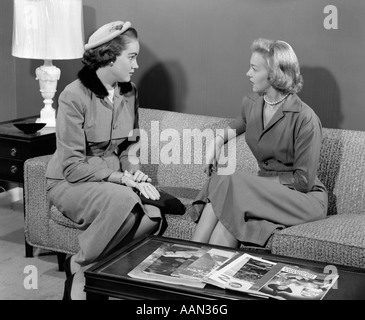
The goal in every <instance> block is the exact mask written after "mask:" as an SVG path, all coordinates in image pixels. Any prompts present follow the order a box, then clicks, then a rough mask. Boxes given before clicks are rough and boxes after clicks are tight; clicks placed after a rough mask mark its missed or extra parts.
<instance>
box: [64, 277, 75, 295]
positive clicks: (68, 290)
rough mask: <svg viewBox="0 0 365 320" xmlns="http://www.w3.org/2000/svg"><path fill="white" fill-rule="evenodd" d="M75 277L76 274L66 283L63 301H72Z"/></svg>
mask: <svg viewBox="0 0 365 320" xmlns="http://www.w3.org/2000/svg"><path fill="white" fill-rule="evenodd" d="M74 275H75V274H72V275H71V276H69V277H68V278H67V279H66V281H65V289H64V291H63V298H62V300H72V298H71V290H72V283H73V280H74Z"/></svg>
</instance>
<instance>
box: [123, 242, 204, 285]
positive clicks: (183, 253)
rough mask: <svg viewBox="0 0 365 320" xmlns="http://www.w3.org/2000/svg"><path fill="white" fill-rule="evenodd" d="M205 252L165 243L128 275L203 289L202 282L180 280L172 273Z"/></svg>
mask: <svg viewBox="0 0 365 320" xmlns="http://www.w3.org/2000/svg"><path fill="white" fill-rule="evenodd" d="M207 250H208V249H204V248H199V247H196V246H187V245H179V244H171V243H165V244H162V245H161V246H160V247H159V248H158V249H157V250H155V251H154V252H153V253H152V254H151V255H149V256H148V257H147V258H146V259H145V260H143V261H142V262H141V263H140V264H139V265H138V266H137V267H135V268H134V269H133V270H132V271H130V272H129V273H128V275H129V276H130V277H132V278H138V279H143V280H150V281H160V282H165V283H173V284H180V285H186V286H191V287H197V288H203V287H204V286H205V284H204V283H203V282H201V281H196V280H191V279H185V278H181V277H179V276H177V275H175V274H174V272H175V271H176V270H177V269H178V268H179V267H181V266H183V265H188V264H191V263H193V262H194V261H195V260H197V259H198V258H200V257H201V256H202V255H204V254H205V253H206V252H207Z"/></svg>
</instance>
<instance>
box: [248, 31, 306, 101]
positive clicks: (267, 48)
mask: <svg viewBox="0 0 365 320" xmlns="http://www.w3.org/2000/svg"><path fill="white" fill-rule="evenodd" d="M251 50H252V52H257V53H260V54H261V55H262V56H263V57H264V59H265V60H266V64H267V67H268V71H269V82H270V84H271V85H272V87H273V88H275V89H276V90H278V91H280V92H282V93H284V94H287V93H298V92H299V91H300V90H301V89H302V87H303V77H302V75H301V74H300V67H299V62H298V58H297V56H296V54H295V52H294V50H293V48H292V47H291V46H290V45H289V43H287V42H285V41H281V40H268V39H263V38H260V39H256V40H255V41H254V42H253V44H252V46H251Z"/></svg>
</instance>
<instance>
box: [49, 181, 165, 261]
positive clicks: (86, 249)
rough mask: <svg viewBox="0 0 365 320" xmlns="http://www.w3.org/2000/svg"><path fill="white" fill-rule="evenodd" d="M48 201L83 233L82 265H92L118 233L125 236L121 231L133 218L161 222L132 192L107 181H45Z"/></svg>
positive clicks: (158, 215) (80, 239)
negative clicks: (146, 218) (146, 217)
mask: <svg viewBox="0 0 365 320" xmlns="http://www.w3.org/2000/svg"><path fill="white" fill-rule="evenodd" d="M48 198H49V200H50V201H51V202H52V203H53V204H54V205H55V206H56V207H57V209H58V210H59V211H60V212H61V213H62V214H63V215H64V216H66V217H67V218H69V219H70V220H71V221H73V222H74V223H76V224H77V227H78V229H80V230H82V232H81V233H80V235H79V245H80V252H79V254H78V258H79V261H78V263H80V264H81V265H88V264H90V263H92V262H95V260H96V259H98V258H99V257H100V255H101V254H102V253H103V251H104V249H105V248H106V247H107V246H108V244H109V243H110V241H111V240H112V238H113V237H114V236H115V235H116V234H117V233H118V238H123V234H124V236H126V235H127V234H128V232H129V231H130V230H131V228H130V227H129V229H128V230H123V226H124V225H128V224H124V222H125V221H126V220H127V218H130V216H131V215H132V214H133V215H134V214H136V213H140V214H142V213H143V214H145V215H147V216H148V217H149V218H151V219H159V220H161V213H160V210H159V209H158V208H156V207H153V206H144V205H142V203H141V199H140V198H139V197H138V195H137V194H136V193H135V192H134V191H133V190H132V188H130V187H126V186H123V185H119V184H115V183H111V182H106V181H102V182H80V183H69V182H67V181H66V180H50V179H48ZM160 225H161V223H160ZM121 234H122V236H121ZM80 260H82V261H80Z"/></svg>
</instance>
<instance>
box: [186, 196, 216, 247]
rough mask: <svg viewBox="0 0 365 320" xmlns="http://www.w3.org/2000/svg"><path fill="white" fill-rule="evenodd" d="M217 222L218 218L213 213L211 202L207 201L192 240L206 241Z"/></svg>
mask: <svg viewBox="0 0 365 320" xmlns="http://www.w3.org/2000/svg"><path fill="white" fill-rule="evenodd" d="M217 222H218V219H217V217H216V216H215V214H214V211H213V207H212V204H211V203H210V202H209V203H207V204H206V205H205V207H204V209H203V212H202V214H201V217H200V220H199V222H198V225H197V226H196V229H195V233H194V236H193V238H192V241H197V242H205V243H208V242H209V239H210V237H211V235H212V232H213V230H214V228H215V226H216V224H217Z"/></svg>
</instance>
